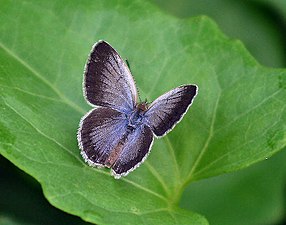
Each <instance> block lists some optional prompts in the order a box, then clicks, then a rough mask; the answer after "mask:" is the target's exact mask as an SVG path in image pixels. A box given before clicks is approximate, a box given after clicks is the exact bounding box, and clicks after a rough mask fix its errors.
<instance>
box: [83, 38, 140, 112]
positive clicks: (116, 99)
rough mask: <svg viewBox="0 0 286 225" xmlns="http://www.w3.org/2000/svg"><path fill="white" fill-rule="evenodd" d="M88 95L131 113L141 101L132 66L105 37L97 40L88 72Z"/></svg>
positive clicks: (93, 100)
mask: <svg viewBox="0 0 286 225" xmlns="http://www.w3.org/2000/svg"><path fill="white" fill-rule="evenodd" d="M83 86H84V90H85V97H86V99H87V101H88V102H89V103H91V104H92V105H97V106H105V107H110V108H113V109H115V110H117V111H119V112H123V113H128V112H130V111H131V110H133V108H134V106H135V104H136V101H137V90H136V86H135V82H134V80H133V78H132V75H131V73H130V71H129V68H128V66H127V65H126V63H125V62H124V61H123V60H122V58H121V57H120V56H119V54H118V53H117V52H116V51H115V50H114V49H113V48H112V47H111V46H110V45H109V44H108V43H107V42H105V41H99V42H97V43H96V44H95V45H94V46H93V48H92V51H91V53H90V56H89V59H88V61H87V64H86V67H85V72H84V85H83Z"/></svg>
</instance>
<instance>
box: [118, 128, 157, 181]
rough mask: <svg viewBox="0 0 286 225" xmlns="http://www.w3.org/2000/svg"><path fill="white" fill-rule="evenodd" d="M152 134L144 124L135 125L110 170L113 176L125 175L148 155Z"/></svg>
mask: <svg viewBox="0 0 286 225" xmlns="http://www.w3.org/2000/svg"><path fill="white" fill-rule="evenodd" d="M153 139H154V135H153V133H152V131H151V130H150V128H149V127H148V126H146V125H141V126H138V127H136V128H135V129H134V130H133V131H132V132H131V133H130V134H129V135H128V137H127V139H126V142H125V143H124V147H123V149H122V152H121V154H120V157H119V158H118V159H117V161H116V162H115V164H114V165H113V166H112V172H113V175H114V176H115V178H120V177H121V176H125V175H127V174H128V173H129V172H130V171H132V170H134V169H135V168H137V167H138V166H139V165H140V164H141V163H142V162H143V161H144V160H145V159H146V157H147V156H148V154H149V152H150V149H151V146H152V142H153Z"/></svg>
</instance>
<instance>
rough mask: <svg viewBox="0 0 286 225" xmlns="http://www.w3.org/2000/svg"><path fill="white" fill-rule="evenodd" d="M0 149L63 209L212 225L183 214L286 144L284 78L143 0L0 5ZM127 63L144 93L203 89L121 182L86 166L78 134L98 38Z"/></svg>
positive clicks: (204, 21) (125, 219) (239, 48)
mask: <svg viewBox="0 0 286 225" xmlns="http://www.w3.org/2000/svg"><path fill="white" fill-rule="evenodd" d="M0 15H1V18H2V19H1V20H2V21H5V23H2V24H1V26H0V33H1V35H0V38H1V39H0V47H1V50H0V61H1V67H0V73H1V76H0V93H1V102H0V110H1V119H0V136H1V144H0V152H1V154H3V155H4V156H5V157H6V158H8V159H9V160H10V161H12V162H13V163H14V164H15V165H17V166H18V167H20V168H21V169H22V170H24V171H26V172H27V173H29V174H31V175H32V176H33V177H35V178H36V179H37V180H38V181H39V182H40V183H41V185H42V187H43V190H44V193H45V196H46V197H47V199H48V200H49V201H50V202H51V203H52V204H53V205H54V206H56V207H58V208H60V209H62V210H64V211H66V212H69V213H72V214H75V215H78V216H80V217H82V218H83V219H84V220H86V221H90V222H93V223H97V224H123V223H124V224H134V223H138V224H190V223H191V224H207V221H206V220H205V219H204V217H202V216H200V215H199V214H196V213H193V212H191V211H187V210H183V209H180V208H179V207H178V201H179V200H180V197H181V193H182V191H183V190H184V188H185V187H186V186H187V185H188V184H189V183H190V182H192V181H195V180H200V179H202V178H206V177H211V176H216V175H219V174H222V173H226V172H230V171H234V170H238V169H241V168H244V167H246V166H249V165H251V164H253V163H255V162H257V161H260V160H262V159H264V158H265V157H270V156H271V155H272V154H274V153H275V152H277V151H279V150H280V149H282V148H283V146H285V143H286V138H285V133H286V126H285V119H286V118H285V117H286V114H285V104H283V103H284V102H285V100H286V91H285V89H286V79H285V75H286V71H285V70H282V69H281V70H278V69H276V70H273V69H267V68H263V67H261V66H259V65H258V64H257V63H256V62H255V60H254V59H253V58H252V57H251V56H250V55H249V54H248V52H247V51H246V50H245V48H244V47H243V45H242V44H241V43H240V42H239V41H233V40H229V39H227V38H226V37H225V36H224V35H223V34H222V33H221V32H220V31H219V29H218V28H217V26H216V25H215V24H214V23H213V22H212V21H211V20H209V19H208V18H206V17H198V18H193V19H185V20H182V19H176V18H174V17H172V16H169V15H165V14H163V13H162V12H161V11H159V10H158V9H157V8H155V7H153V6H152V5H151V4H149V3H146V2H143V1H142V2H141V1H134V2H132V3H130V2H129V1H120V3H119V2H117V1H108V2H107V1H93V2H87V1H82V2H81V3H80V4H79V3H74V2H70V1H60V2H57V1H41V2H39V1H29V2H23V1H17V0H15V1H3V2H2V3H1V14H0ZM99 39H104V40H106V41H108V42H109V43H110V44H112V45H113V46H114V47H115V48H116V49H117V50H118V51H119V53H120V54H121V55H122V57H123V58H128V60H129V62H130V64H131V71H132V73H133V75H134V77H135V80H136V82H137V86H138V88H139V91H140V93H141V98H142V99H144V97H147V99H148V100H149V101H152V100H154V99H155V98H156V97H158V96H159V95H161V94H163V93H164V92H166V91H168V90H170V89H171V88H174V87H176V86H179V85H181V84H185V83H196V84H197V85H198V86H199V94H198V96H197V98H196V99H195V102H194V104H193V106H192V107H191V108H190V110H189V112H188V113H187V114H186V115H185V117H184V119H183V120H182V122H181V123H180V124H179V125H178V126H177V127H176V128H175V129H174V130H173V131H172V132H171V133H170V134H168V135H167V136H166V137H164V138H162V139H159V140H157V141H155V144H154V146H153V150H152V152H151V154H150V156H149V158H148V160H147V161H146V162H145V163H144V164H143V165H142V166H141V167H140V168H138V169H137V170H135V171H134V172H132V173H131V174H130V175H128V176H127V177H126V178H123V179H120V180H115V179H113V178H112V177H110V175H109V172H108V171H107V170H99V169H94V168H91V167H88V166H87V165H86V164H85V163H84V162H83V160H82V158H81V157H80V154H79V149H78V147H77V141H76V131H77V127H78V123H79V120H80V118H81V116H83V115H84V113H85V112H87V111H88V110H89V107H88V105H87V104H86V102H85V101H84V99H83V97H82V90H81V83H82V73H83V67H84V64H85V61H86V59H87V55H88V52H89V51H90V48H91V46H92V44H93V43H94V42H96V41H97V40H99Z"/></svg>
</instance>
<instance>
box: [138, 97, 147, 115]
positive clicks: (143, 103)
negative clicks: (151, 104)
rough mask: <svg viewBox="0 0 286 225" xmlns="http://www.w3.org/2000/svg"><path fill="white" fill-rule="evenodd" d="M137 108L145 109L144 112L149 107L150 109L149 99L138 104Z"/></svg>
mask: <svg viewBox="0 0 286 225" xmlns="http://www.w3.org/2000/svg"><path fill="white" fill-rule="evenodd" d="M137 109H138V110H139V111H143V112H145V111H147V109H148V103H147V99H146V100H145V101H144V102H141V103H139V104H137Z"/></svg>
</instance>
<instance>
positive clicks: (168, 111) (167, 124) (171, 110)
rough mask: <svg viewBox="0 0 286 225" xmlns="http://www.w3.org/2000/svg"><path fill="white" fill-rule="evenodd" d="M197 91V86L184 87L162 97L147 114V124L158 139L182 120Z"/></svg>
mask: <svg viewBox="0 0 286 225" xmlns="http://www.w3.org/2000/svg"><path fill="white" fill-rule="evenodd" d="M197 91H198V87H197V86H196V85H184V86H180V87H177V88H175V89H173V90H171V91H169V92H167V93H165V94H163V95H161V96H160V97H159V98H157V99H156V100H155V101H154V102H152V104H151V105H150V107H149V109H148V110H147V112H146V113H145V123H146V124H147V125H148V126H149V127H150V128H151V130H152V131H153V132H154V134H155V135H156V136H157V137H161V136H164V135H165V134H166V133H167V132H168V131H170V130H171V129H172V128H173V127H174V126H175V125H176V124H177V123H178V122H179V121H180V120H181V119H182V117H183V115H184V114H185V113H186V111H187V110H188V108H189V106H190V105H191V104H192V102H193V99H194V98H195V96H196V95H197Z"/></svg>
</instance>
